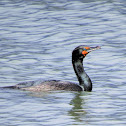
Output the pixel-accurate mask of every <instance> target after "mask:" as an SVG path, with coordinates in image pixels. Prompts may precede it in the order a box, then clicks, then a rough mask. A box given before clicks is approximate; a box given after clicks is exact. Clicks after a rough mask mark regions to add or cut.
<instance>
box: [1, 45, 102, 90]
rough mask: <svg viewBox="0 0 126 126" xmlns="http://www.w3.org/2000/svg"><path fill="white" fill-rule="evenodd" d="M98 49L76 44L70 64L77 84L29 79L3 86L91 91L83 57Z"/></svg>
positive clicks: (90, 83) (27, 88) (24, 88)
mask: <svg viewBox="0 0 126 126" xmlns="http://www.w3.org/2000/svg"><path fill="white" fill-rule="evenodd" d="M97 49H100V47H99V46H97V47H87V46H83V45H81V46H78V47H76V48H75V49H74V50H73V52H72V64H73V68H74V71H75V73H76V76H77V78H78V81H79V84H75V83H73V82H67V81H60V80H49V81H41V80H37V81H29V82H23V83H19V84H17V85H14V86H8V87H3V88H13V89H22V90H27V91H36V92H37V91H52V90H68V91H92V82H91V79H90V78H89V76H88V75H87V74H86V72H85V71H84V68H83V59H84V58H85V56H86V55H87V54H88V53H90V52H91V51H94V50H97Z"/></svg>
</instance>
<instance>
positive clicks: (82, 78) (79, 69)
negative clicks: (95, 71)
mask: <svg viewBox="0 0 126 126" xmlns="http://www.w3.org/2000/svg"><path fill="white" fill-rule="evenodd" d="M72 64H73V68H74V71H75V73H76V76H77V78H78V81H79V84H80V85H81V86H82V87H83V88H84V91H91V90H92V82H91V79H90V78H89V76H88V75H87V74H86V72H85V71H84V67H83V59H74V58H72Z"/></svg>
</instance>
